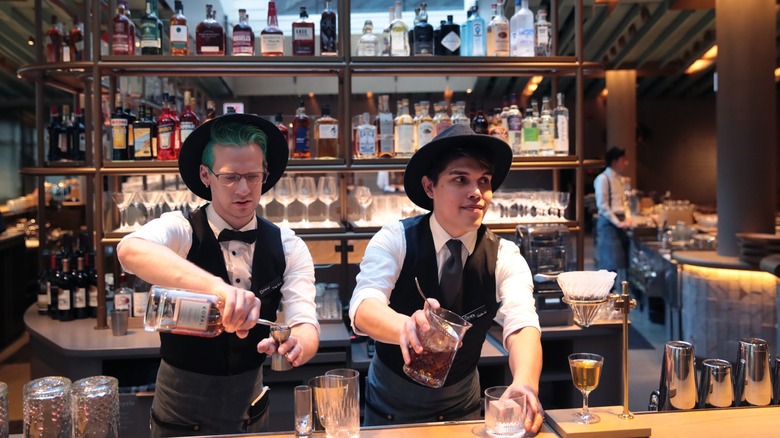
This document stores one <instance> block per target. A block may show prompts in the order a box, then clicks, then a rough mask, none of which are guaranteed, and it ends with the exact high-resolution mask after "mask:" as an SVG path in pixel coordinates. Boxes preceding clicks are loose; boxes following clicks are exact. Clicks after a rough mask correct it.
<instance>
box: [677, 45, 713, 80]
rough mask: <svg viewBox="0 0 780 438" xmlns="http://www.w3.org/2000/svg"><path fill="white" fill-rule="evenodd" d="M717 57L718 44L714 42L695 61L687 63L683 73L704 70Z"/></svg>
mask: <svg viewBox="0 0 780 438" xmlns="http://www.w3.org/2000/svg"><path fill="white" fill-rule="evenodd" d="M717 59H718V45H717V44H714V45H713V46H712V47H710V49H709V50H707V51H706V52H705V53H704V54H703V55H701V58H699V59H697V60H696V61H693V63H692V64H691V65H689V66H688V68H686V69H685V74H687V75H692V74H694V73H698V72H700V71H702V70H705V69H707V68H709V67H710V66H711V65H712V64H713V63H714V62H715V61H716V60H717Z"/></svg>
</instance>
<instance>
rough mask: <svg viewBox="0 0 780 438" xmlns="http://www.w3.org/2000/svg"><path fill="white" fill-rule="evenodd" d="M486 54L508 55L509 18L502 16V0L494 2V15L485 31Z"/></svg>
mask: <svg viewBox="0 0 780 438" xmlns="http://www.w3.org/2000/svg"><path fill="white" fill-rule="evenodd" d="M487 56H509V20H507V18H506V16H504V0H498V1H497V3H496V15H495V16H494V17H493V19H491V20H490V25H489V26H488V31H487Z"/></svg>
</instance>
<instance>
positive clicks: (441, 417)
mask: <svg viewBox="0 0 780 438" xmlns="http://www.w3.org/2000/svg"><path fill="white" fill-rule="evenodd" d="M436 419H438V420H439V421H444V415H439V416H438V417H436Z"/></svg>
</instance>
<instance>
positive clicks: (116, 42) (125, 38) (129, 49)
mask: <svg viewBox="0 0 780 438" xmlns="http://www.w3.org/2000/svg"><path fill="white" fill-rule="evenodd" d="M112 23H113V27H112V29H113V33H112V34H111V54H112V55H135V46H134V45H132V41H134V40H135V27H134V26H133V23H132V22H131V21H130V19H129V18H127V15H125V4H124V3H121V2H120V3H119V4H118V5H117V7H116V15H114V18H113V20H112ZM131 32H132V33H131Z"/></svg>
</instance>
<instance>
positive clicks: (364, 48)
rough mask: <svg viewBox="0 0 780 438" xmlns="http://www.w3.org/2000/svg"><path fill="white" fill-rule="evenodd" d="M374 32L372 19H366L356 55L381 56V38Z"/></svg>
mask: <svg viewBox="0 0 780 438" xmlns="http://www.w3.org/2000/svg"><path fill="white" fill-rule="evenodd" d="M373 32H374V23H372V22H371V20H366V22H365V23H363V35H362V36H361V37H360V40H358V43H357V52H356V53H355V55H356V56H379V54H380V49H379V38H378V37H377V36H376V35H374V34H373Z"/></svg>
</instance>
